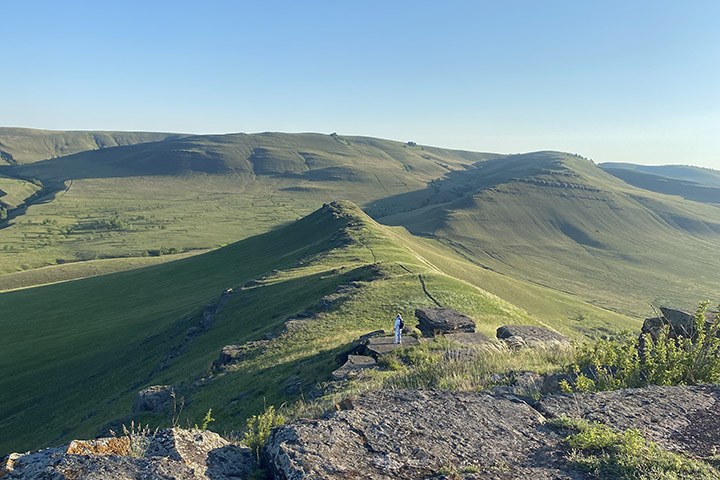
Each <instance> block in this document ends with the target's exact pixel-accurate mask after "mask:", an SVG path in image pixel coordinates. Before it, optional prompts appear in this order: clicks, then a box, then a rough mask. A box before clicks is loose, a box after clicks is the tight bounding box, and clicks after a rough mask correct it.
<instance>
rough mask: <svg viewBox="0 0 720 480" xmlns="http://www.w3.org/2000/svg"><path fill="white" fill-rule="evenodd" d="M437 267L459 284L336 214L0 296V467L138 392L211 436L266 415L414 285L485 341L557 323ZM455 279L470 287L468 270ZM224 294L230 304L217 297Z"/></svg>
mask: <svg viewBox="0 0 720 480" xmlns="http://www.w3.org/2000/svg"><path fill="white" fill-rule="evenodd" d="M430 257H432V258H433V259H432V260H428V258H430ZM436 261H442V262H443V263H452V264H453V265H455V266H454V267H453V269H454V271H455V273H458V274H460V275H463V276H464V275H465V273H464V272H463V270H462V268H460V267H459V265H462V264H463V263H464V261H463V260H462V258H460V257H458V256H457V255H456V254H455V253H454V252H452V251H451V250H448V249H443V248H440V249H439V250H435V249H434V247H433V245H432V244H427V242H425V241H421V240H416V239H413V237H412V236H410V235H409V234H408V233H407V232H405V231H403V230H396V229H389V228H387V227H382V226H380V225H378V224H376V223H375V222H374V221H372V220H371V219H370V218H369V217H367V216H366V215H365V214H363V213H362V212H361V211H360V210H359V209H358V208H357V207H355V206H354V205H352V204H348V203H342V204H334V205H331V206H327V207H324V208H323V209H321V210H318V211H316V212H315V213H313V214H311V215H310V216H308V217H306V218H304V219H302V220H300V221H298V222H296V223H293V224H291V225H289V226H287V227H285V228H283V229H280V230H277V231H273V232H270V233H267V234H264V235H260V236H257V237H253V238H250V239H247V240H244V241H241V242H238V243H236V244H233V245H230V246H228V247H225V248H222V249H219V250H216V251H213V252H211V253H207V254H204V255H200V256H196V257H192V258H189V259H184V260H179V261H176V262H172V263H168V264H164V265H160V266H154V267H148V268H144V269H139V270H134V271H130V272H122V273H117V274H112V275H106V276H101V277H95V278H89V279H85V280H80V281H74V282H67V283H64V284H57V285H51V286H46V287H38V288H33V289H27V290H22V291H16V292H6V293H2V294H0V309H2V311H3V312H4V315H3V316H2V318H1V319H0V328H2V329H3V332H4V335H3V337H2V338H1V339H0V352H2V353H1V354H0V369H2V371H3V372H4V375H3V376H2V378H0V419H2V420H1V421H0V422H1V423H0V427H1V428H2V431H3V433H4V434H3V437H2V439H1V440H0V452H5V451H9V450H26V449H30V448H36V447H39V446H42V445H48V444H54V443H59V442H61V441H62V440H63V439H67V438H70V437H77V436H84V437H91V436H94V435H96V434H97V433H98V431H99V430H102V429H103V425H107V422H116V421H115V419H118V418H122V419H124V421H126V422H129V417H127V415H128V414H129V413H130V407H131V405H132V402H133V398H134V395H135V393H136V392H137V391H138V390H140V389H141V388H143V387H145V386H147V385H151V384H172V385H175V386H176V388H177V391H178V396H180V395H182V396H183V398H184V399H185V402H186V406H185V409H184V411H183V414H182V418H181V421H182V422H185V421H189V422H190V423H191V424H192V422H196V421H198V419H199V418H200V417H202V415H203V414H204V413H205V412H206V411H207V409H208V408H212V409H213V416H214V417H215V418H216V419H217V423H216V424H215V425H214V427H215V428H216V429H219V431H223V430H225V431H229V430H233V429H241V428H242V427H243V426H244V419H245V418H246V417H247V416H249V415H251V414H254V413H257V412H258V411H259V410H261V409H262V405H263V402H264V401H266V402H268V403H269V404H279V403H281V402H282V401H285V400H288V399H293V398H297V396H298V395H299V394H300V393H301V391H303V390H302V388H304V389H305V390H304V391H305V392H308V389H312V388H314V386H315V385H316V384H317V383H318V382H323V381H325V380H326V379H327V378H328V376H329V374H330V372H331V371H332V370H334V369H335V368H337V366H336V365H335V363H334V357H335V355H336V353H338V352H339V351H341V350H342V349H343V348H346V345H347V344H348V342H350V341H351V340H352V339H353V338H356V337H357V336H358V335H360V334H362V333H366V332H367V331H370V330H375V329H377V328H385V329H388V328H389V327H388V323H389V322H391V321H392V319H393V318H394V316H395V314H396V313H397V312H402V313H403V314H404V315H405V316H406V317H407V318H412V312H413V311H414V309H415V308H416V307H418V306H429V305H434V303H433V302H432V301H431V300H430V299H429V298H428V296H427V294H426V293H425V291H424V290H423V288H422V285H421V282H420V281H419V278H418V276H419V275H421V276H422V278H423V280H424V283H425V285H426V288H427V290H428V291H429V292H431V293H432V296H433V298H435V299H437V300H438V301H439V302H440V303H442V304H443V305H445V306H448V307H452V308H457V309H459V310H460V311H462V312H464V313H466V314H468V315H471V316H472V317H473V318H474V319H475V321H476V323H477V324H478V329H479V330H480V331H482V332H485V333H488V334H492V332H494V330H495V329H496V328H497V327H498V326H499V325H502V324H506V323H523V324H543V323H547V322H552V321H553V319H554V318H555V317H556V313H555V312H552V314H548V315H543V316H542V318H543V319H544V320H546V322H543V321H542V320H540V319H538V318H535V317H533V316H531V315H529V314H528V313H526V312H525V311H523V310H522V309H519V308H517V307H515V306H513V305H512V304H510V303H508V302H507V301H504V300H502V299H500V298H498V297H496V296H494V295H492V294H490V293H488V292H486V291H485V290H482V289H480V288H478V286H477V285H473V284H471V283H469V282H468V281H467V280H466V279H463V278H462V276H461V277H453V276H450V275H448V274H447V273H446V272H445V271H443V268H442V267H441V266H436V265H435V262H436ZM438 263H439V262H438ZM468 272H469V273H468V275H467V278H470V277H475V275H474V274H473V266H472V265H468ZM493 275H496V274H493ZM490 280H492V278H490ZM500 282H501V281H500ZM238 285H242V287H241V288H238ZM519 285H520V284H518V283H516V284H514V286H515V287H517V286H519ZM343 286H344V287H343ZM348 286H351V287H352V288H350V289H349V290H348V288H349V287H348ZM227 288H232V289H233V290H232V292H229V293H225V294H223V293H222V292H223V291H224V290H226V289H227ZM339 292H344V293H339ZM547 299H548V300H547V303H548V304H549V303H552V302H555V300H556V299H557V295H556V294H555V296H553V294H549V295H548V296H547ZM568 301H569V302H570V303H571V304H572V307H571V308H573V309H575V310H576V311H578V312H584V313H585V317H584V318H586V319H588V320H587V321H583V319H580V320H579V321H577V319H575V320H573V319H570V318H566V317H563V318H560V319H559V320H558V321H557V322H555V323H554V325H555V326H556V328H558V329H560V330H561V331H563V332H564V333H568V334H570V335H578V334H580V333H583V332H584V331H585V330H586V329H588V328H593V327H601V328H604V329H609V330H613V329H617V328H622V327H623V326H627V325H632V321H631V320H630V319H627V318H625V317H621V316H617V315H612V314H610V313H609V312H605V311H602V310H600V309H597V308H593V307H591V306H589V305H582V304H581V302H577V301H576V300H572V299H568ZM573 302H574V303H573ZM538 304H542V302H538ZM301 312H306V314H305V316H302V317H298V316H297V314H298V313H301ZM308 315H309V316H308ZM288 317H295V318H305V319H309V320H307V321H305V320H303V321H300V322H295V324H294V325H295V326H294V327H293V328H291V329H290V330H286V333H285V334H283V335H281V336H280V337H278V338H276V339H275V340H272V341H271V342H260V343H257V344H252V345H254V346H253V347H252V348H251V349H250V350H249V351H248V357H247V358H246V360H245V361H243V362H242V363H241V364H240V365H239V366H238V367H237V368H236V369H235V370H234V371H232V372H228V373H226V374H224V375H218V376H214V377H212V378H210V379H209V380H205V381H202V382H199V383H197V382H196V381H195V380H197V379H199V378H207V375H208V372H209V370H208V368H209V366H210V364H211V363H212V362H213V360H215V359H216V358H217V356H218V354H219V351H220V349H221V348H222V346H223V345H226V344H242V343H244V342H248V341H257V340H261V339H262V338H263V337H264V336H265V335H266V334H271V335H277V334H278V333H280V332H282V331H283V330H284V329H288V328H290V327H287V326H286V325H285V320H286V318H288ZM591 317H592V319H591V320H590V318H591ZM298 385H301V386H302V388H299V387H298ZM137 420H138V421H147V422H154V423H161V424H168V423H169V422H170V418H169V417H168V416H160V417H152V418H148V417H139V418H137ZM121 421H123V420H121ZM111 424H112V425H117V423H111Z"/></svg>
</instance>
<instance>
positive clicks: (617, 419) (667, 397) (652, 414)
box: [537, 385, 720, 457]
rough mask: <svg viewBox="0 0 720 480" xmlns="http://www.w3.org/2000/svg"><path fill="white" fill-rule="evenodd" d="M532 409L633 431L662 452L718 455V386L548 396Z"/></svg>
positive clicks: (719, 413) (719, 389) (719, 400)
mask: <svg viewBox="0 0 720 480" xmlns="http://www.w3.org/2000/svg"><path fill="white" fill-rule="evenodd" d="M537 408H538V409H539V410H540V411H541V412H543V413H545V414H546V415H547V416H551V417H557V416H560V415H567V416H568V417H572V418H584V419H586V420H590V421H599V422H602V423H605V424H607V425H608V426H610V427H612V428H614V429H615V430H617V431H624V430H627V429H628V428H637V429H639V430H640V432H641V433H643V435H645V437H646V438H647V439H649V440H652V441H654V442H656V443H657V444H658V445H660V446H661V447H663V448H666V449H668V450H673V451H676V452H683V453H687V454H690V455H692V456H701V457H706V456H709V455H713V454H715V452H716V451H717V450H720V437H718V435H717V432H720V386H717V385H715V386H707V385H703V386H678V387H659V386H650V387H646V388H636V389H626V390H616V391H612V392H599V393H593V394H576V395H553V396H549V397H545V398H542V399H541V400H540V401H539V402H538V404H537Z"/></svg>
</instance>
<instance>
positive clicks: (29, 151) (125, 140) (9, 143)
mask: <svg viewBox="0 0 720 480" xmlns="http://www.w3.org/2000/svg"><path fill="white" fill-rule="evenodd" d="M172 136H177V134H171V133H150V132H86V131H68V132H61V131H53V130H35V129H31V128H9V127H0V165H3V164H5V165H16V164H25V163H32V162H37V161H39V160H46V159H48V158H56V157H62V156H64V155H72V154H74V153H78V152H84V151H87V150H98V149H103V148H109V147H117V146H122V145H134V144H137V143H146V142H157V141H160V140H164V139H166V138H168V137H172Z"/></svg>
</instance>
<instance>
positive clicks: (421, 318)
mask: <svg viewBox="0 0 720 480" xmlns="http://www.w3.org/2000/svg"><path fill="white" fill-rule="evenodd" d="M415 316H416V317H417V319H418V322H419V324H418V329H420V331H421V332H422V334H423V336H425V337H433V336H435V335H436V334H438V333H440V334H447V333H458V332H467V333H473V332H474V331H475V322H474V321H473V319H472V318H470V317H468V316H467V315H463V314H462V313H460V312H458V311H457V310H453V309H452V308H442V307H427V308H418V309H416V310H415Z"/></svg>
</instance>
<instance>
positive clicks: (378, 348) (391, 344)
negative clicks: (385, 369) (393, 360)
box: [364, 336, 420, 358]
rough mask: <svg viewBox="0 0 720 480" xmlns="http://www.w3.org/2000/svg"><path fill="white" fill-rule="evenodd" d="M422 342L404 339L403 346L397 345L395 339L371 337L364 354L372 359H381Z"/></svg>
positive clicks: (412, 338) (408, 338)
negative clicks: (383, 356) (395, 351)
mask: <svg viewBox="0 0 720 480" xmlns="http://www.w3.org/2000/svg"><path fill="white" fill-rule="evenodd" d="M418 345H420V342H419V341H418V339H417V338H415V337H410V336H407V337H403V339H402V344H397V343H395V337H394V336H392V337H371V338H368V339H367V341H366V342H365V349H364V353H365V354H366V355H370V356H372V357H376V358H377V357H380V356H382V355H385V354H387V353H390V352H392V351H393V350H397V349H398V348H403V347H416V346H418Z"/></svg>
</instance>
